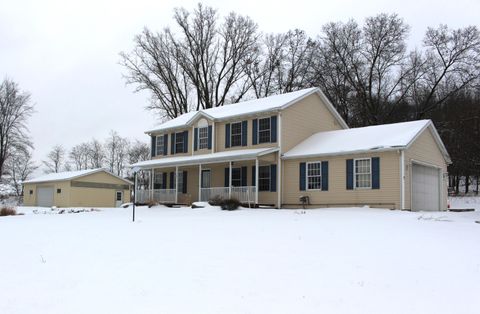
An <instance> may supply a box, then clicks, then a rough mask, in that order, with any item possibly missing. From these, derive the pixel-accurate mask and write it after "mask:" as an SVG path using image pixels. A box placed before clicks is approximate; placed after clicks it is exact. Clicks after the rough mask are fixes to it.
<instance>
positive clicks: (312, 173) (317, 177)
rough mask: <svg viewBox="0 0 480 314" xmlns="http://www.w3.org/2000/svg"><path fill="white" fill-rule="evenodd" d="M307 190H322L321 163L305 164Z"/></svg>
mask: <svg viewBox="0 0 480 314" xmlns="http://www.w3.org/2000/svg"><path fill="white" fill-rule="evenodd" d="M307 189H308V190H321V189H322V163H321V162H309V163H307Z"/></svg>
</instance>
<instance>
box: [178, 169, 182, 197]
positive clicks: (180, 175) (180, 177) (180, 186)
mask: <svg viewBox="0 0 480 314" xmlns="http://www.w3.org/2000/svg"><path fill="white" fill-rule="evenodd" d="M177 189H178V191H179V193H182V191H183V172H182V171H179V172H178V180H177Z"/></svg>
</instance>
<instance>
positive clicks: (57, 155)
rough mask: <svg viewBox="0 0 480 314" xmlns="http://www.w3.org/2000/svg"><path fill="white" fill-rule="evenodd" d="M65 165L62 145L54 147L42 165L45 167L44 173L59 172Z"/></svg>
mask: <svg viewBox="0 0 480 314" xmlns="http://www.w3.org/2000/svg"><path fill="white" fill-rule="evenodd" d="M64 163H65V149H64V148H63V146H62V145H55V146H54V147H53V148H52V150H51V151H50V152H49V153H48V155H47V160H44V161H43V164H44V165H45V166H46V167H47V170H46V171H45V172H47V173H51V172H55V173H57V172H60V171H62V167H63V166H64Z"/></svg>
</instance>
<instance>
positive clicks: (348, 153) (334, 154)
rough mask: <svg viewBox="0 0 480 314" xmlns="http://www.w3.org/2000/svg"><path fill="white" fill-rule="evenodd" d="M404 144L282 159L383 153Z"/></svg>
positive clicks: (283, 157) (399, 147) (397, 148)
mask: <svg viewBox="0 0 480 314" xmlns="http://www.w3.org/2000/svg"><path fill="white" fill-rule="evenodd" d="M404 148H405V147H403V146H395V147H388V148H381V149H366V150H365V149H362V150H352V151H348V152H335V153H325V154H305V155H295V156H285V155H284V156H282V159H285V160H287V159H300V158H316V157H332V156H345V155H354V154H369V153H372V154H374V153H382V152H391V151H397V150H399V149H404Z"/></svg>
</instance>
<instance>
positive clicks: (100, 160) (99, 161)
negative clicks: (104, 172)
mask: <svg viewBox="0 0 480 314" xmlns="http://www.w3.org/2000/svg"><path fill="white" fill-rule="evenodd" d="M87 149H88V159H89V162H90V164H89V167H90V168H93V169H95V168H102V167H103V164H104V161H105V151H104V149H103V145H102V143H100V142H99V141H98V140H97V139H93V140H92V141H91V142H90V143H88V147H87Z"/></svg>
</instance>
